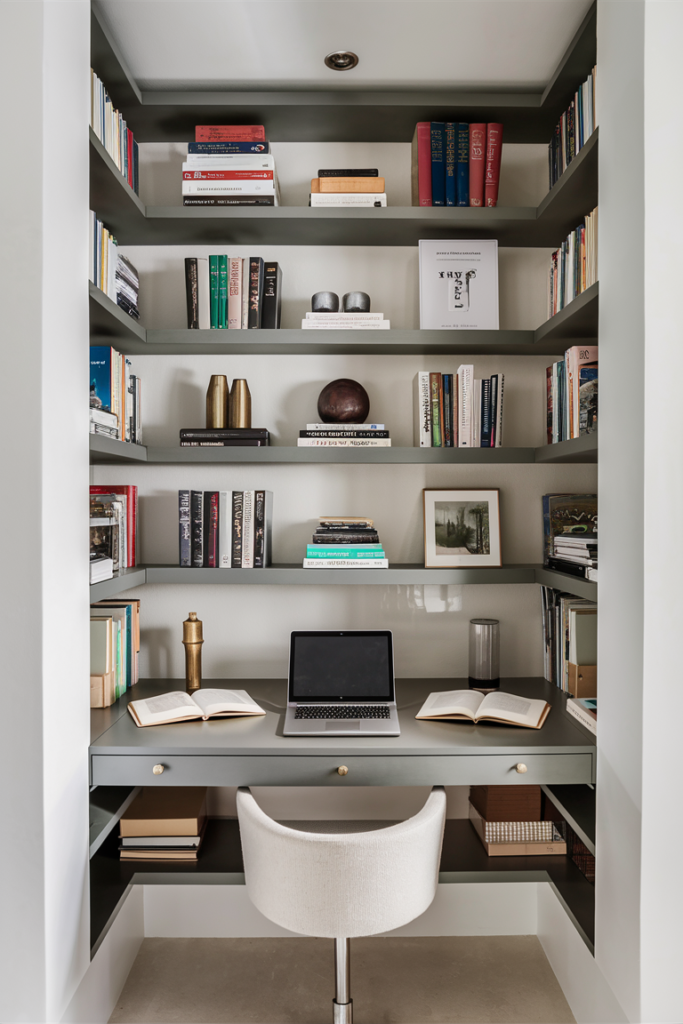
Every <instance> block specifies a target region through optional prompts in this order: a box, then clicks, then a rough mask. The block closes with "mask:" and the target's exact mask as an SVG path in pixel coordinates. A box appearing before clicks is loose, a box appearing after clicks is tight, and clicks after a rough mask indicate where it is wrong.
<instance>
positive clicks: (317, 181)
mask: <svg viewBox="0 0 683 1024" xmlns="http://www.w3.org/2000/svg"><path fill="white" fill-rule="evenodd" d="M384 191H385V188H384V178H313V179H312V181H311V192H384Z"/></svg>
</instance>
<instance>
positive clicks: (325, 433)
mask: <svg viewBox="0 0 683 1024" xmlns="http://www.w3.org/2000/svg"><path fill="white" fill-rule="evenodd" d="M299 437H331V438H336V439H337V440H338V441H341V440H345V439H346V438H349V439H352V438H380V437H389V431H388V430H300V431H299Z"/></svg>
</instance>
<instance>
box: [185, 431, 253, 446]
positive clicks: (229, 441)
mask: <svg viewBox="0 0 683 1024" xmlns="http://www.w3.org/2000/svg"><path fill="white" fill-rule="evenodd" d="M269 444H270V432H269V431H267V430H265V429H264V428H263V427H187V428H183V429H182V430H181V431H180V447H181V448H266V447H267V446H268V445H269Z"/></svg>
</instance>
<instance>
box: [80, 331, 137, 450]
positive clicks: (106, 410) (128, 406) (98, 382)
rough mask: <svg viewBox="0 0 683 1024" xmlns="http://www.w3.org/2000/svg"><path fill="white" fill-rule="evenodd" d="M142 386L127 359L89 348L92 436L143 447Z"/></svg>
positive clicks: (100, 348)
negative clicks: (97, 435)
mask: <svg viewBox="0 0 683 1024" xmlns="http://www.w3.org/2000/svg"><path fill="white" fill-rule="evenodd" d="M141 391H142V385H141V382H140V378H139V377H138V376H137V375H136V374H134V373H133V367H132V364H131V361H130V359H129V358H128V357H127V356H124V355H122V354H121V353H120V352H117V351H116V349H114V348H108V347H105V346H104V345H91V346H90V433H91V434H101V435H102V436H104V437H111V438H113V439H114V440H117V441H128V442H130V443H131V444H142V424H141V421H140V401H141Z"/></svg>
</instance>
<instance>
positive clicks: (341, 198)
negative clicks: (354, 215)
mask: <svg viewBox="0 0 683 1024" xmlns="http://www.w3.org/2000/svg"><path fill="white" fill-rule="evenodd" d="M310 205H311V206H386V205H387V194H386V192H311V194H310Z"/></svg>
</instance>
